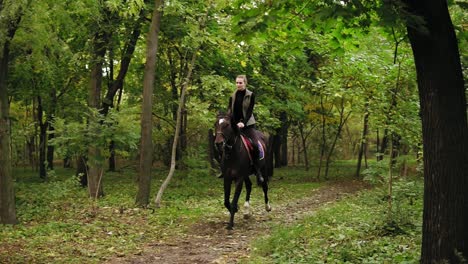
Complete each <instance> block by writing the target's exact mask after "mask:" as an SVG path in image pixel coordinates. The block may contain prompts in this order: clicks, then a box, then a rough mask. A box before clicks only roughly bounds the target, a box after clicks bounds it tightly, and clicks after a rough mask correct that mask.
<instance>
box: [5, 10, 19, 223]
mask: <svg viewBox="0 0 468 264" xmlns="http://www.w3.org/2000/svg"><path fill="white" fill-rule="evenodd" d="M2 9H3V6H2V5H0V11H3V10H2ZM0 19H1V20H3V19H5V18H3V17H0ZM20 21H21V10H20V11H18V15H17V18H16V21H0V22H2V24H3V22H5V23H7V24H8V28H7V29H3V28H2V29H0V30H2V31H4V30H5V32H2V33H5V34H4V35H3V36H2V38H1V39H0V49H1V50H0V224H16V223H17V222H18V220H17V219H16V207H15V191H14V184H13V176H12V173H11V153H10V138H11V134H10V132H11V131H10V105H9V102H8V87H7V79H8V63H9V59H10V41H11V40H12V39H13V37H14V35H15V33H16V30H17V29H18V25H19V23H20Z"/></svg>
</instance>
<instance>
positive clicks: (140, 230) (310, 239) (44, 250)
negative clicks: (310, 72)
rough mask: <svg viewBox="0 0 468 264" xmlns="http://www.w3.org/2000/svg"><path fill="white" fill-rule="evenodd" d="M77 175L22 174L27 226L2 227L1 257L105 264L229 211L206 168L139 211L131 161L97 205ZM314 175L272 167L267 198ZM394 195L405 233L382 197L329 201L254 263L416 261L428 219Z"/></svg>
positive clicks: (279, 196) (299, 188) (298, 188)
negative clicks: (389, 216) (424, 220)
mask: <svg viewBox="0 0 468 264" xmlns="http://www.w3.org/2000/svg"><path fill="white" fill-rule="evenodd" d="M353 164H354V163H353V162H335V163H334V164H333V168H332V169H331V170H330V179H339V178H343V177H349V176H352V175H353V172H354V166H353ZM73 174H74V170H66V169H57V170H56V171H55V172H54V173H52V174H51V177H50V180H49V181H48V182H42V181H41V180H40V179H39V177H38V176H37V173H36V172H31V171H30V170H27V169H19V170H15V173H14V175H15V179H16V182H15V192H16V206H17V216H18V219H19V221H20V224H18V225H15V226H1V229H0V263H100V262H103V261H105V260H107V259H110V258H113V257H116V256H131V255H133V254H137V253H138V252H141V251H142V249H143V247H144V245H145V244H148V243H151V242H153V243H154V241H160V240H165V239H170V238H171V237H173V236H177V235H180V234H182V233H184V232H186V231H187V229H188V228H189V227H190V225H191V224H193V223H195V222H197V221H200V220H201V219H203V218H205V219H206V218H210V217H219V216H223V217H224V212H225V208H224V206H223V187H222V185H223V183H222V180H220V179H217V178H216V177H215V176H213V175H210V173H209V170H208V169H204V168H200V167H195V168H192V169H190V170H186V171H177V172H176V174H175V176H174V178H173V180H172V182H171V183H170V184H169V187H168V189H167V190H166V192H165V194H164V196H163V201H162V207H161V208H160V209H157V210H156V209H154V208H153V209H152V208H150V209H141V208H136V207H135V196H136V192H137V185H136V183H135V181H134V179H135V177H136V176H135V175H136V172H135V171H134V169H132V168H131V167H128V168H127V169H124V170H122V171H120V172H114V173H105V175H104V178H103V186H104V192H105V197H103V198H101V199H99V200H98V201H97V202H95V201H93V200H92V199H89V198H88V193H87V189H86V188H82V187H80V186H79V185H78V183H77V181H76V179H75V178H74V177H73ZM166 175H167V171H166V170H155V171H154V173H153V176H154V177H153V179H152V186H151V190H152V193H151V201H153V199H154V196H155V194H156V192H157V191H158V189H159V186H160V185H161V183H162V181H163V180H164V178H165V177H166ZM315 177H316V170H315V169H311V170H310V171H309V172H306V171H304V169H303V168H282V169H277V170H275V175H274V177H273V179H272V180H271V183H270V200H271V201H272V203H273V204H275V205H281V204H282V203H287V202H289V201H291V200H294V199H301V198H304V197H307V196H309V195H310V194H311V193H312V192H313V191H314V189H316V188H318V187H320V186H322V185H323V184H324V182H322V181H321V182H316V181H315ZM399 186H400V187H396V188H395V190H396V191H398V190H400V193H415V192H416V191H418V190H419V189H418V188H420V183H418V184H415V185H414V186H412V185H404V184H402V185H399ZM408 190H410V191H408ZM415 190H416V191H415ZM396 195H397V197H399V198H398V199H401V201H402V202H401V203H400V204H399V205H398V206H395V215H396V216H398V217H396V218H395V219H396V223H397V224H398V227H399V228H401V229H402V230H403V231H400V230H398V231H399V232H400V233H397V232H393V233H392V228H393V227H394V226H392V225H389V224H388V223H387V222H388V221H387V220H386V217H385V213H384V212H385V208H386V207H385V206H386V201H385V200H384V198H383V197H385V195H384V194H382V193H380V192H379V191H373V192H372V193H367V192H366V193H363V194H362V195H361V196H359V198H355V199H351V200H346V201H343V202H340V203H338V204H336V205H334V206H332V207H327V208H325V209H323V210H321V211H320V213H319V214H317V215H316V216H314V217H311V218H308V219H307V220H305V221H303V222H301V223H298V225H297V226H291V227H276V228H275V229H274V232H273V234H272V235H271V236H270V237H266V238H262V239H261V240H259V241H257V242H256V243H255V247H254V248H256V249H255V250H254V251H253V256H252V258H251V259H252V262H253V263H264V262H266V263H301V262H304V263H324V262H328V263H342V262H346V261H348V262H350V263H384V262H385V261H389V262H388V263H394V262H392V261H391V260H395V259H397V260H398V259H401V260H402V261H401V262H403V260H408V262H409V263H411V262H412V261H413V260H415V259H417V257H418V256H417V253H415V252H419V250H418V249H419V246H418V244H419V243H420V242H419V241H418V240H417V239H416V240H415V239H414V238H415V237H419V233H420V230H419V228H418V227H419V223H418V222H417V221H416V220H415V219H420V218H421V217H420V214H419V212H420V208H419V206H420V203H421V201H420V199H418V197H421V196H422V195H420V194H419V193H415V194H414V195H412V196H411V197H412V198H411V199H413V200H412V201H413V205H411V206H410V205H409V204H408V203H407V202H405V201H406V200H405V199H406V198H405V197H404V196H401V195H400V196H401V197H400V196H398V193H396ZM241 199H243V196H242V198H241ZM251 200H252V202H255V203H256V202H259V203H261V202H262V201H263V194H262V192H261V190H260V188H258V187H254V190H253V192H252V199H251ZM151 206H152V205H151ZM151 206H150V207H151ZM414 206H416V208H413V207H414ZM409 209H411V210H413V212H414V213H408V210H409ZM389 234H392V235H389ZM381 261H383V262H381Z"/></svg>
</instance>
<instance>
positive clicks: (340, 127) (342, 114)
mask: <svg viewBox="0 0 468 264" xmlns="http://www.w3.org/2000/svg"><path fill="white" fill-rule="evenodd" d="M339 111H340V123H338V127H337V129H336V134H335V138H334V139H333V142H332V144H331V146H330V149H329V150H328V153H327V158H326V163H325V179H327V180H328V170H329V168H330V162H331V157H332V155H333V152H334V151H335V146H336V142H337V141H338V138H340V136H341V131H342V130H343V126H344V125H345V124H346V121H348V118H349V116H350V115H351V111H349V112H348V114H347V115H346V116H345V112H344V111H345V104H344V99H341V108H340V110H339Z"/></svg>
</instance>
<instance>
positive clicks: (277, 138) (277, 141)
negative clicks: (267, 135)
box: [272, 131, 281, 168]
mask: <svg viewBox="0 0 468 264" xmlns="http://www.w3.org/2000/svg"><path fill="white" fill-rule="evenodd" d="M272 137H273V142H274V143H273V154H274V156H275V159H274V160H275V168H280V167H281V135H280V134H279V131H276V134H275V135H273V136H272Z"/></svg>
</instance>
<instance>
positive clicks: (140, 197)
mask: <svg viewBox="0 0 468 264" xmlns="http://www.w3.org/2000/svg"><path fill="white" fill-rule="evenodd" d="M163 3H164V1H163V0H155V1H154V10H153V15H152V18H151V25H150V28H149V32H148V36H147V40H146V43H147V44H146V64H145V73H144V80H143V103H142V113H141V148H140V171H139V179H138V193H137V197H136V204H137V205H138V206H141V207H146V206H148V204H149V197H150V187H151V168H152V165H153V141H152V136H151V135H152V130H153V122H152V113H153V86H154V78H155V69H156V59H157V53H158V46H159V29H160V25H161V17H162V10H161V9H162V6H163Z"/></svg>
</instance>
